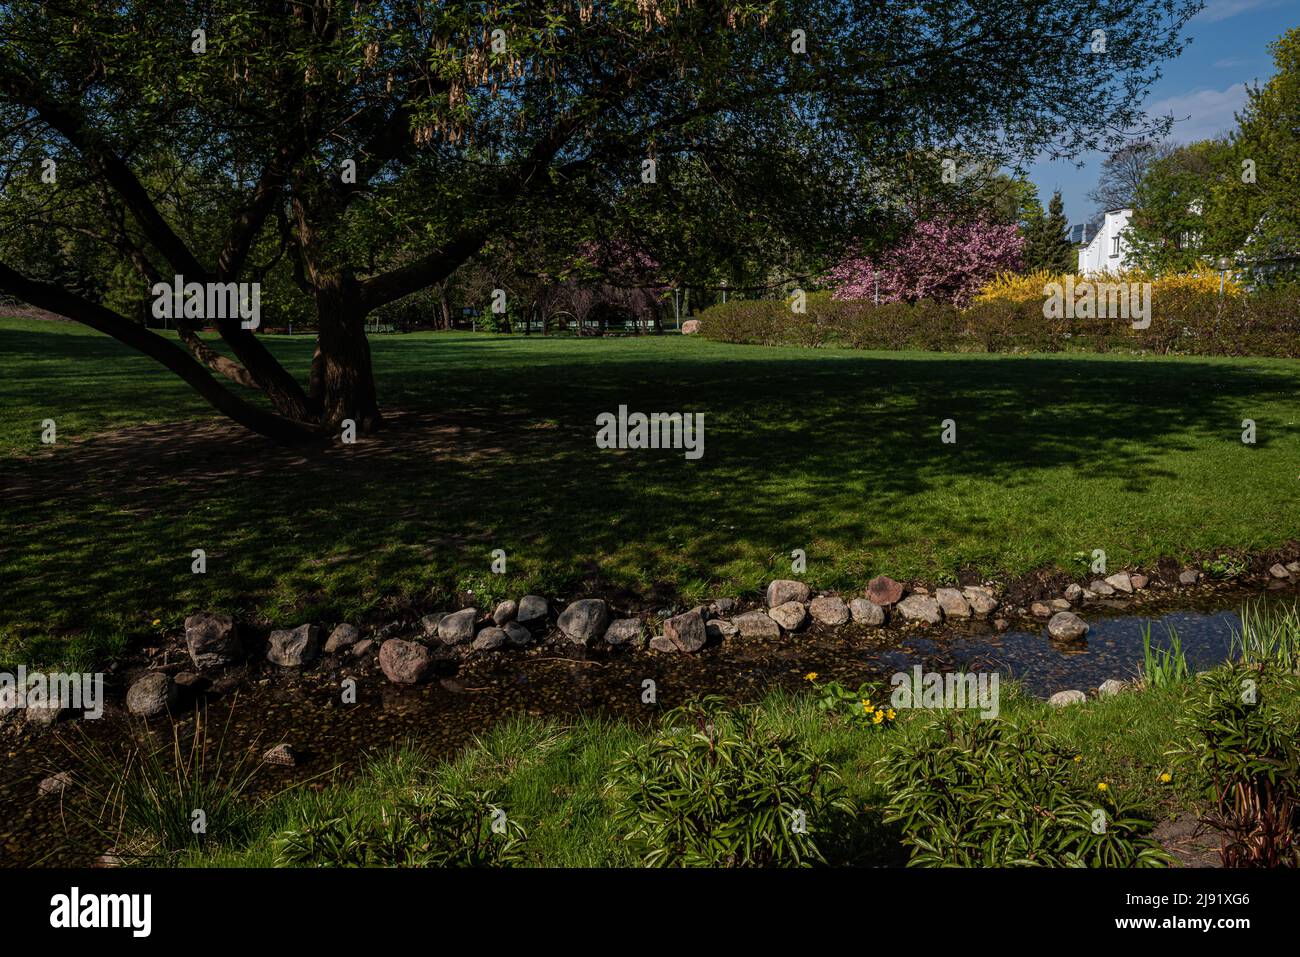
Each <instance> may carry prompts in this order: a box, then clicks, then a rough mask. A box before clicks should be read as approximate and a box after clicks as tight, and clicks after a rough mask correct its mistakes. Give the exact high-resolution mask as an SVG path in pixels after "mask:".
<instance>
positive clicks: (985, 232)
mask: <svg viewBox="0 0 1300 957" xmlns="http://www.w3.org/2000/svg"><path fill="white" fill-rule="evenodd" d="M1024 245H1025V240H1024V237H1023V236H1021V235H1020V231H1019V230H1018V229H1017V228H1016V227H1015V226H1014V225H1010V224H1002V223H990V222H982V221H978V220H976V221H973V222H960V221H957V220H954V219H950V218H941V219H932V220H922V221H920V222H918V223H916V224H915V225H914V226H913V227H912V229H911V231H910V232H909V233H908V234H907V236H905V237H904V238H903V240H902V242H900V243H899V244H898V245H896V246H894V247H893V248H890V249H887V250H884V251H882V252H880V253H878V254H876V255H875V256H862V255H859V254H853V255H850V256H849V257H848V258H847V259H845V260H844V261H842V262H840V263H839V264H838V265H837V266H835V268H833V269H832V270H831V271H830V273H829V274H828V275H827V277H826V278H827V280H828V281H829V282H830V283H833V284H834V285H835V287H836V289H835V298H836V299H870V300H872V301H873V302H874V301H876V297H877V296H878V297H879V301H880V302H888V303H892V302H918V301H920V300H923V299H934V300H938V301H940V302H945V303H953V304H955V305H959V306H960V305H965V304H966V303H968V302H969V301H970V299H971V296H972V295H974V294H975V292H976V291H977V290H978V289H979V288H980V286H981V285H983V284H984V282H985V281H986V280H987V279H989V277H991V276H992V275H994V274H995V273H997V272H998V271H999V270H1008V269H1016V268H1019V266H1020V261H1021V255H1022V253H1023V251H1024Z"/></svg>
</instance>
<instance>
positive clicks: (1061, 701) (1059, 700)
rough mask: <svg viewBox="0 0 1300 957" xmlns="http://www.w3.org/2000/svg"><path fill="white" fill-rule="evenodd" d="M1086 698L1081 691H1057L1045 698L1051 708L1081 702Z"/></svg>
mask: <svg viewBox="0 0 1300 957" xmlns="http://www.w3.org/2000/svg"><path fill="white" fill-rule="evenodd" d="M1087 700H1088V696H1087V695H1086V694H1084V693H1083V692H1082V691H1058V692H1056V694H1054V695H1052V696H1051V697H1050V698H1048V699H1047V703H1048V704H1050V705H1051V706H1052V707H1053V708H1064V707H1065V706H1066V705H1071V704H1083V703H1084V702H1085V701H1087Z"/></svg>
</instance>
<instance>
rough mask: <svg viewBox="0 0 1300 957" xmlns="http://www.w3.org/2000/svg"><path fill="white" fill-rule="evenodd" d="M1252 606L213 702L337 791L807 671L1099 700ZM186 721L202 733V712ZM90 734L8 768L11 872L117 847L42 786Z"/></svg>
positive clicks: (280, 687) (513, 668)
mask: <svg viewBox="0 0 1300 957" xmlns="http://www.w3.org/2000/svg"><path fill="white" fill-rule="evenodd" d="M1247 599H1250V600H1263V601H1267V602H1272V601H1278V600H1286V601H1288V602H1289V601H1294V600H1295V599H1296V592H1295V591H1294V590H1273V591H1269V592H1267V593H1262V594H1259V593H1256V594H1246V593H1237V594H1234V595H1231V596H1228V595H1224V594H1219V595H1215V596H1210V597H1207V598H1206V599H1203V600H1201V601H1199V602H1188V601H1186V600H1185V599H1184V600H1183V601H1182V602H1180V604H1179V606H1178V607H1176V608H1171V607H1167V606H1166V607H1161V605H1160V603H1159V602H1158V601H1153V600H1149V599H1144V602H1145V604H1143V605H1142V606H1140V608H1139V607H1135V606H1134V605H1132V604H1125V603H1122V602H1111V603H1096V604H1093V605H1090V606H1088V608H1087V609H1086V610H1085V612H1084V617H1085V618H1086V619H1087V621H1088V622H1089V624H1090V626H1091V631H1090V632H1089V634H1088V637H1087V639H1086V640H1085V641H1083V642H1078V643H1075V644H1072V645H1065V644H1061V643H1058V642H1054V641H1051V640H1049V639H1048V638H1047V637H1046V626H1045V624H1043V625H1041V626H1038V627H1035V628H1033V629H1032V630H1028V629H1026V630H1021V629H1018V628H1013V629H1012V630H1010V631H1007V632H1005V633H1002V634H999V633H997V632H996V631H994V630H993V628H992V627H991V626H990V625H988V624H987V623H983V622H970V623H967V624H963V625H959V626H957V627H955V628H953V629H949V630H946V631H944V632H943V633H941V634H931V635H928V636H927V635H926V634H925V633H924V632H915V631H909V630H900V629H893V628H891V629H887V630H871V629H865V628H858V627H855V626H849V627H846V628H843V629H840V630H838V631H836V632H829V631H823V630H820V629H813V630H811V631H809V632H807V633H804V634H800V635H797V636H795V637H793V638H791V637H783V638H781V639H779V640H772V641H754V640H747V639H731V640H728V641H726V642H723V643H722V644H720V645H718V646H716V647H711V648H707V649H705V650H704V651H702V652H701V653H699V654H698V655H694V656H689V657H687V656H677V655H660V654H654V653H630V652H617V651H614V652H611V651H605V652H597V651H593V652H584V651H583V650H582V649H580V648H577V647H576V646H568V645H559V646H557V645H545V646H542V647H538V648H534V649H532V650H530V651H528V652H526V653H519V652H511V653H507V654H502V655H499V656H491V657H486V658H480V659H475V660H471V661H469V662H466V663H465V664H464V665H463V666H462V667H461V670H460V672H459V674H458V675H457V676H456V677H455V678H454V679H447V680H444V681H435V682H432V683H430V684H427V685H423V686H420V687H415V688H401V687H397V686H395V685H392V684H390V683H389V682H387V681H386V680H385V679H384V677H383V675H382V674H381V673H380V672H379V671H378V668H377V666H376V664H375V662H374V660H373V658H372V659H371V660H370V661H369V662H368V663H366V664H365V665H351V666H349V667H348V668H346V669H344V670H343V671H341V672H339V673H333V672H329V673H319V674H310V673H309V674H306V675H303V676H301V677H297V678H291V679H287V680H285V679H277V680H275V681H267V682H265V683H259V684H254V685H253V686H251V687H247V688H245V689H243V690H242V691H240V692H239V693H238V694H237V695H231V696H228V697H225V698H222V699H218V700H216V701H213V702H212V703H211V704H210V705H209V728H210V729H213V730H214V731H215V730H216V729H219V728H221V727H222V726H227V727H228V732H227V737H226V745H225V746H226V747H227V748H238V749H249V750H253V751H255V752H257V753H260V752H261V751H263V750H265V749H266V748H268V747H270V746H272V745H274V744H278V743H280V742H281V741H285V742H288V743H289V744H290V745H291V746H292V747H293V749H294V751H295V753H296V754H297V755H298V765H297V766H296V767H294V768H278V767H269V766H266V767H264V768H263V771H262V772H261V780H262V786H263V787H264V788H265V789H267V790H273V789H278V788H281V787H284V786H285V785H288V784H290V783H292V782H294V781H304V780H308V779H311V778H318V780H317V781H315V782H314V783H313V785H312V786H316V787H319V786H323V781H324V780H325V778H326V777H328V776H330V775H331V772H333V771H334V770H335V769H337V772H338V773H339V774H342V775H346V774H348V773H351V772H352V771H354V770H355V769H356V768H357V767H358V766H359V764H360V762H361V761H362V760H363V759H364V757H365V755H366V754H367V753H369V752H374V751H377V750H382V749H384V748H386V747H388V746H391V745H393V744H396V743H400V742H402V741H404V740H407V739H412V740H415V741H418V742H420V743H422V744H423V745H424V746H425V747H427V748H429V749H430V750H432V751H434V752H435V753H440V754H449V753H452V752H453V751H455V750H456V749H457V748H459V747H462V746H463V745H465V744H466V743H467V742H468V741H470V740H471V739H472V738H473V736H474V735H476V734H479V733H482V732H483V731H486V730H487V729H488V728H489V727H491V725H492V724H493V723H494V722H495V721H496V720H498V719H499V718H501V717H503V716H505V715H510V714H516V713H521V712H522V713H526V714H530V715H536V716H545V717H554V718H560V719H564V718H569V717H572V716H574V715H577V714H579V713H596V714H606V715H617V716H622V717H626V718H629V719H633V720H647V719H649V718H650V717H652V716H653V714H654V713H656V712H661V711H663V710H664V709H667V708H671V707H674V706H676V705H678V704H680V703H682V702H683V701H685V700H686V699H687V698H689V697H692V696H696V695H701V694H719V695H723V696H725V697H726V698H728V699H730V700H733V701H753V700H756V699H758V698H760V697H762V695H763V694H764V692H765V691H767V690H768V689H770V688H773V687H785V688H790V689H794V688H800V687H807V685H806V683H805V682H804V680H803V675H805V674H806V673H808V672H810V671H815V672H817V673H818V675H819V676H820V680H822V681H826V680H837V681H840V682H842V683H844V684H845V685H850V686H853V687H856V686H857V685H858V684H859V683H861V682H862V681H865V680H868V679H878V680H887V679H888V677H889V676H890V675H891V674H892V673H894V672H896V671H903V670H907V669H910V668H911V667H912V666H913V665H916V664H920V665H922V666H923V667H925V668H926V669H927V670H937V671H944V670H953V669H956V668H962V669H968V670H973V671H988V670H993V669H996V670H997V671H999V672H1000V673H1001V674H1003V675H1005V676H1008V677H1013V678H1016V679H1018V680H1019V681H1021V682H1022V683H1023V684H1024V686H1025V687H1026V688H1027V689H1028V690H1029V691H1030V692H1031V693H1032V694H1035V695H1038V696H1041V697H1046V696H1048V695H1050V694H1052V693H1053V692H1056V691H1062V690H1065V689H1070V688H1076V689H1079V690H1082V691H1088V690H1090V689H1094V688H1096V686H1097V685H1098V684H1100V683H1101V682H1102V681H1104V680H1106V679H1107V678H1124V679H1128V678H1132V677H1134V676H1135V675H1136V674H1137V673H1138V672H1139V671H1140V670H1141V667H1142V637H1143V632H1144V630H1145V628H1146V627H1147V626H1148V625H1150V626H1151V634H1152V638H1153V644H1158V645H1161V646H1163V645H1164V644H1165V642H1166V640H1167V638H1166V629H1167V628H1168V627H1169V626H1172V627H1174V628H1175V629H1177V633H1178V636H1179V638H1180V639H1181V641H1182V645H1183V650H1184V653H1185V654H1186V656H1187V660H1188V663H1189V665H1190V667H1191V668H1192V670H1194V671H1195V670H1200V669H1204V668H1208V667H1212V666H1214V665H1216V664H1218V663H1220V662H1222V661H1224V660H1225V659H1227V658H1228V657H1229V656H1230V654H1231V651H1232V635H1233V630H1234V629H1235V628H1237V627H1239V625H1240V618H1239V615H1238V609H1239V608H1240V607H1241V605H1242V603H1243V602H1244V601H1245V600H1247ZM1138 611H1140V613H1135V612H1138ZM349 675H350V676H352V677H355V678H356V680H357V703H356V704H355V705H344V704H342V703H341V701H340V692H339V682H340V681H341V680H342V678H343V677H345V676H349ZM646 680H653V681H654V682H655V686H656V692H657V698H658V703H657V706H647V705H645V704H643V703H642V700H641V699H642V691H643V687H644V685H643V682H645V681H646ZM180 720H181V721H182V722H184V723H186V724H188V723H191V722H192V721H193V718H192V716H187V717H183V718H181V719H180ZM76 727H77V730H74V729H73V728H70V727H60V728H58V729H56V730H55V731H53V732H50V733H48V734H46V735H44V736H43V737H42V738H40V739H39V740H38V741H37V743H36V744H35V746H30V747H28V748H27V749H25V750H22V751H19V752H16V753H14V754H12V755H10V756H9V757H8V758H7V760H5V762H4V767H3V771H0V864H4V865H9V866H14V865H30V864H36V863H43V864H75V863H88V862H89V861H91V860H93V859H94V857H95V856H97V855H98V854H100V853H102V852H103V851H105V850H107V848H105V847H102V846H96V844H95V842H94V840H92V839H90V838H89V837H88V836H87V829H86V828H84V827H82V826H80V825H79V824H78V823H77V822H76V820H75V819H74V818H72V817H71V816H70V815H69V814H68V813H67V812H66V811H65V810H64V809H62V808H61V807H60V801H59V800H58V799H57V798H39V797H37V783H38V782H39V781H40V780H41V779H42V778H43V777H45V776H47V775H49V774H51V773H54V772H55V771H58V770H63V769H65V768H69V767H71V763H70V761H69V758H68V756H67V752H66V748H65V746H64V744H63V743H62V742H64V741H66V740H75V738H76V736H77V734H78V733H79V731H84V733H85V734H87V735H88V736H89V737H91V738H92V739H95V740H100V741H108V740H114V739H118V738H121V737H122V735H123V732H124V731H125V730H126V728H125V727H124V721H123V719H122V718H120V717H116V718H115V717H112V716H109V717H106V718H105V719H103V720H101V721H94V722H81V723H80V724H79V725H77V726H76ZM164 733H165V734H166V732H165V730H164ZM166 738H167V739H170V735H169V734H166ZM10 747H12V745H10ZM6 754H8V751H6ZM74 770H75V768H74Z"/></svg>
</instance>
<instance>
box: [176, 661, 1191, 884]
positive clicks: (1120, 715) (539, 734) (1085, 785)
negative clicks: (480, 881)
mask: <svg viewBox="0 0 1300 957" xmlns="http://www.w3.org/2000/svg"><path fill="white" fill-rule="evenodd" d="M1008 692H1009V693H1008ZM1185 693H1186V692H1185V689H1180V688H1159V689H1146V690H1144V691H1142V692H1140V693H1130V694H1124V695H1119V696H1117V697H1114V698H1107V699H1100V700H1096V701H1091V702H1089V703H1088V704H1086V705H1082V706H1075V707H1069V708H1062V709H1052V708H1050V707H1048V706H1047V705H1045V704H1043V703H1042V702H1039V701H1035V700H1033V699H1031V698H1029V697H1027V696H1025V695H1022V694H1019V693H1017V692H1016V691H1015V690H1014V686H1008V685H1004V686H1003V706H1002V713H1001V716H1000V718H999V719H997V720H1020V721H1032V722H1038V723H1040V724H1041V725H1042V727H1043V728H1044V729H1045V730H1047V731H1048V732H1050V733H1052V734H1053V735H1055V736H1056V737H1058V738H1059V739H1060V740H1061V741H1062V743H1064V744H1065V745H1067V746H1069V747H1072V748H1075V749H1077V751H1078V752H1079V753H1080V755H1081V756H1082V759H1081V760H1080V761H1079V762H1078V764H1077V765H1076V770H1075V772H1074V773H1075V775H1076V779H1077V780H1076V783H1077V785H1078V787H1079V789H1080V790H1081V791H1082V792H1084V793H1088V792H1092V791H1095V790H1096V785H1097V784H1098V783H1101V782H1105V783H1106V784H1107V785H1108V787H1109V788H1110V789H1111V790H1112V792H1114V793H1116V794H1117V795H1121V796H1122V797H1123V798H1124V799H1125V803H1127V804H1130V805H1134V806H1138V807H1142V808H1146V809H1148V810H1150V811H1152V812H1153V813H1154V816H1155V818H1156V819H1165V818H1172V817H1175V816H1178V815H1179V814H1182V813H1186V812H1188V811H1189V810H1191V809H1192V808H1193V807H1194V802H1195V799H1196V798H1197V796H1198V794H1197V791H1196V788H1195V785H1194V784H1193V782H1191V781H1188V780H1185V779H1184V778H1183V777H1182V776H1181V775H1178V774H1173V775H1172V779H1171V780H1170V781H1169V782H1168V783H1164V782H1162V781H1161V779H1160V777H1161V774H1162V773H1168V772H1169V771H1170V768H1171V765H1170V759H1169V757H1168V756H1167V754H1166V752H1167V751H1169V750H1170V749H1171V748H1172V747H1173V745H1174V744H1175V740H1174V737H1175V730H1174V727H1175V724H1174V719H1175V718H1176V716H1177V715H1178V714H1180V713H1181V711H1182V709H1183V707H1184V695H1185ZM759 713H760V722H761V724H762V726H763V727H764V728H765V729H770V730H772V731H774V732H779V733H782V734H789V735H792V736H793V737H794V738H795V739H796V740H797V741H798V742H799V744H800V745H802V746H804V747H807V748H808V749H809V750H810V751H811V752H813V753H814V754H816V755H817V756H819V757H824V758H825V759H826V760H828V761H829V762H830V763H832V764H833V765H835V767H836V768H837V769H838V770H839V771H840V773H841V775H842V777H843V781H844V784H845V785H846V787H847V789H848V796H849V798H850V800H852V801H853V802H854V803H855V804H856V805H857V806H859V807H861V808H863V809H866V810H868V811H871V810H873V809H874V810H878V809H879V808H881V807H882V806H883V804H884V803H885V802H886V800H887V799H888V795H887V794H886V793H885V792H884V791H883V789H882V788H881V786H880V785H879V784H878V783H877V780H876V778H877V772H876V770H874V769H873V765H875V762H876V761H877V760H878V759H879V758H880V757H881V756H882V755H883V754H884V753H885V749H886V747H887V746H888V745H889V744H890V742H892V741H895V740H898V739H899V738H900V736H901V737H904V738H908V737H910V738H913V739H916V738H920V737H921V736H922V735H923V733H924V731H925V729H926V727H927V726H928V725H929V723H930V722H931V721H933V720H935V713H933V712H923V711H905V712H902V713H900V718H899V720H898V721H897V722H895V723H894V725H893V726H892V727H890V728H889V730H887V731H883V732H881V731H872V730H868V729H866V728H864V727H863V726H861V725H856V724H852V723H849V722H848V721H845V720H834V719H829V718H828V717H827V715H826V714H825V713H824V712H821V711H819V710H818V709H817V706H816V701H815V698H814V697H813V696H811V695H806V694H804V695H789V694H785V693H780V692H773V693H771V694H769V695H768V696H767V697H766V698H765V699H764V700H763V701H762V702H761V703H760V705H759ZM1116 728H1123V729H1124V733H1123V734H1116V733H1115V729H1116ZM647 733H653V732H647V731H643V730H637V729H636V728H633V727H630V726H629V725H627V724H625V723H621V722H610V721H602V720H598V719H594V718H587V719H582V720H579V721H577V722H575V723H573V724H570V725H560V724H557V723H556V722H554V721H543V720H539V719H535V718H526V717H516V718H511V719H507V720H504V721H503V722H502V723H501V724H500V725H498V727H497V728H496V729H494V730H493V731H492V732H490V733H489V734H487V735H486V736H484V737H483V738H482V739H480V740H479V741H478V742H476V743H475V744H474V745H473V746H471V747H469V748H467V749H465V750H464V751H463V752H461V753H460V754H459V755H458V756H457V757H456V758H454V759H453V760H451V761H446V762H439V761H435V760H432V759H431V758H429V757H428V756H427V754H425V753H424V752H423V751H422V750H421V749H420V748H419V747H418V746H416V745H413V744H412V745H407V746H405V747H402V748H398V749H396V750H394V751H393V752H391V753H387V754H383V755H379V756H375V757H373V758H371V759H370V760H369V762H368V763H366V764H365V765H364V766H363V767H362V768H361V769H360V772H359V773H358V774H356V775H355V776H353V777H351V778H350V779H348V780H340V781H338V782H336V783H334V784H333V785H331V786H330V787H327V788H325V789H324V790H320V791H314V790H305V789H303V790H297V791H293V792H290V793H288V794H285V795H282V796H281V797H279V798H278V799H276V800H274V801H271V802H270V803H268V804H266V805H264V806H263V807H261V809H260V810H258V811H257V813H256V814H255V815H254V817H253V819H252V823H251V824H250V826H249V828H248V830H247V831H246V832H245V833H244V834H243V835H241V837H240V838H239V839H238V840H237V841H233V842H227V843H224V844H219V843H213V844H210V845H208V846H207V847H205V848H204V849H202V850H193V849H190V850H187V851H186V852H184V853H183V854H182V855H181V856H180V857H179V858H169V859H168V860H169V861H171V862H174V863H178V864H180V865H181V866H218V867H250V866H251V867H270V866H275V865H276V864H277V851H276V838H277V837H278V836H279V835H280V834H281V833H282V832H284V831H285V830H287V829H290V828H297V827H301V826H303V825H304V824H309V823H320V822H322V821H326V820H330V819H333V818H339V817H346V816H349V815H366V814H370V815H380V814H383V813H385V809H388V808H392V807H393V806H394V805H395V804H397V803H398V802H400V801H401V800H402V799H403V798H404V797H405V796H407V795H409V794H410V793H412V792H414V791H418V790H419V789H421V788H427V787H429V786H431V785H432V784H434V783H438V784H441V785H443V786H446V787H451V788H455V789H458V790H461V791H489V790H490V791H492V792H494V794H495V795H496V796H497V800H498V802H499V806H500V807H502V808H504V809H505V810H506V812H507V814H508V815H509V817H510V818H511V819H512V820H514V821H516V822H518V823H520V824H521V825H522V826H523V828H524V829H525V830H526V831H527V834H528V839H527V843H526V847H525V859H526V861H527V863H529V864H532V865H537V866H546V867H611V866H635V865H637V864H639V863H640V862H639V861H638V860H636V859H634V858H633V857H632V856H631V855H630V854H629V852H628V849H627V848H626V846H625V845H624V844H623V842H622V840H621V835H620V834H619V833H618V831H617V830H616V828H615V827H614V826H613V824H612V821H613V817H614V814H613V812H614V810H615V809H614V808H613V807H612V806H611V803H610V802H611V800H612V797H611V792H610V790H609V788H608V787H607V785H608V782H609V775H610V769H611V766H612V765H613V764H614V761H615V760H616V758H617V757H618V756H619V755H620V754H621V753H623V752H624V751H627V750H628V749H630V748H632V747H634V746H635V745H636V744H637V743H638V742H640V741H641V740H642V738H643V736H644V735H646V734H647ZM862 820H863V821H864V822H878V816H877V815H874V814H871V813H868V814H866V815H864V816H863V818H862ZM867 826H870V827H878V826H879V825H878V824H876V823H868V824H867ZM857 843H858V846H860V847H861V848H863V849H864V851H865V853H866V855H867V856H866V857H865V858H864V859H863V860H862V861H860V863H864V864H901V863H905V861H906V855H905V853H903V852H902V850H901V848H900V846H899V844H898V840H897V835H896V834H891V832H889V831H888V829H883V830H880V831H879V832H878V833H875V834H873V835H871V836H870V837H869V838H867V839H861V838H860V839H859V840H858V842H857Z"/></svg>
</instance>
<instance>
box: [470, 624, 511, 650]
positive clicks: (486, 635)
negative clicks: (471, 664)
mask: <svg viewBox="0 0 1300 957" xmlns="http://www.w3.org/2000/svg"><path fill="white" fill-rule="evenodd" d="M506 624H509V622H506ZM507 640H508V639H507V638H506V633H505V632H504V631H502V630H501V629H500V628H497V627H496V626H495V625H489V626H488V627H487V628H484V629H483V630H482V631H480V632H479V633H478V634H477V635H475V636H474V644H473V646H472V647H473V649H474V650H475V651H495V650H496V649H498V648H500V647H502V646H503V645H504V644H505V643H506V641H507Z"/></svg>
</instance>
